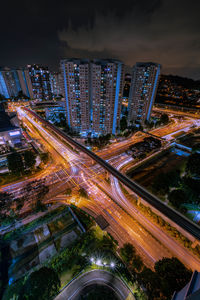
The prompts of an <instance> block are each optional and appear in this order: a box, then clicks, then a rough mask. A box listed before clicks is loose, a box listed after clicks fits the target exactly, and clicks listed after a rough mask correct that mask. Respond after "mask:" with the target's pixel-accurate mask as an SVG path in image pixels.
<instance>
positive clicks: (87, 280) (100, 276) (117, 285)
mask: <svg viewBox="0 0 200 300" xmlns="http://www.w3.org/2000/svg"><path fill="white" fill-rule="evenodd" d="M92 284H100V285H106V286H108V287H110V288H111V289H112V290H114V291H115V293H116V294H117V296H118V297H119V299H120V300H125V299H127V298H128V296H129V299H132V300H134V299H135V298H134V297H133V295H132V294H131V293H130V290H129V289H128V288H127V287H126V285H125V284H124V283H123V281H122V280H120V279H119V278H117V277H116V276H114V275H113V274H111V273H110V272H108V271H104V270H92V271H89V272H87V273H84V274H82V275H81V276H79V277H78V278H77V279H75V280H73V281H72V282H71V283H70V284H69V285H68V286H67V287H66V288H65V289H64V290H63V291H62V292H61V293H60V294H59V295H58V296H57V297H56V298H55V299H54V300H75V299H78V295H79V294H80V292H81V291H82V290H83V288H85V287H86V286H89V285H92ZM131 296H132V297H131Z"/></svg>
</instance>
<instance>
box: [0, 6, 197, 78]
mask: <svg viewBox="0 0 200 300" xmlns="http://www.w3.org/2000/svg"><path fill="white" fill-rule="evenodd" d="M199 10H200V2H199V1H196V0H192V1H188V0H151V1H149V0H140V1H138V0H127V1H124V2H119V3H118V2H117V1H112V0H102V1H66V0H58V1H51V0H49V1H45V0H41V1H39V0H35V1H7V2H4V3H2V4H1V12H4V13H1V18H0V25H1V26H0V36H1V46H0V65H11V66H12V65H23V64H27V63H33V62H38V63H44V64H49V65H50V66H51V67H52V68H55V67H56V66H58V63H59V59H60V58H62V57H72V56H73V57H81V56H82V57H90V58H93V57H102V58H105V57H116V58H119V59H121V60H123V61H124V62H125V63H127V64H129V65H133V64H134V63H135V62H136V61H155V62H160V63H161V64H162V66H163V71H164V72H166V73H174V74H180V75H184V76H191V77H194V78H200V55H199V53H200V30H199V28H200V18H199Z"/></svg>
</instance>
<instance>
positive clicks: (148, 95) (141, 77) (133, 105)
mask: <svg viewBox="0 0 200 300" xmlns="http://www.w3.org/2000/svg"><path fill="white" fill-rule="evenodd" d="M160 67H161V66H160V65H159V64H156V63H151V62H148V63H136V65H135V66H134V67H133V74H132V81H131V88H130V93H129V104H128V124H129V126H131V125H133V124H141V125H142V124H144V122H145V121H149V120H150V117H151V111H152V107H153V103H154V100H155V96H156V92H157V87H158V82H159V76H160Z"/></svg>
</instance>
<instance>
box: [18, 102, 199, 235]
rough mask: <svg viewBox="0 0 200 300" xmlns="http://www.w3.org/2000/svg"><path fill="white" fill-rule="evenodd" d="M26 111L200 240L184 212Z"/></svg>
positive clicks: (33, 113)
mask: <svg viewBox="0 0 200 300" xmlns="http://www.w3.org/2000/svg"><path fill="white" fill-rule="evenodd" d="M23 109H24V110H25V111H26V112H28V113H30V114H31V115H32V116H33V117H34V118H35V119H37V120H38V121H39V122H41V123H42V124H43V125H45V126H46V127H48V128H49V129H51V130H52V131H53V133H54V134H56V135H58V136H59V137H60V138H61V139H62V140H64V141H65V142H68V143H70V144H71V145H72V146H73V147H74V148H76V149H78V150H80V151H82V152H83V153H85V154H87V155H88V156H89V157H90V158H92V160H94V161H95V162H96V163H98V164H100V165H101V166H102V167H103V168H104V169H105V170H106V171H108V172H109V173H110V174H112V175H113V176H114V177H116V178H117V179H118V180H119V181H120V182H121V183H123V184H124V185H125V186H127V187H128V188H129V189H130V190H132V191H133V192H134V193H135V194H137V195H138V196H139V197H141V198H142V199H144V200H145V201H146V202H147V203H149V204H150V205H151V206H153V207H154V208H155V209H157V210H158V211H160V212H161V213H162V214H163V215H164V216H166V217H167V218H169V219H170V220H172V221H173V222H174V223H175V224H177V225H178V226H179V227H180V228H182V229H183V230H184V231H185V232H187V233H189V234H190V235H191V236H193V237H194V238H195V239H197V240H198V241H200V228H199V226H198V225H196V224H194V223H193V222H192V221H190V220H189V219H187V218H186V217H184V216H183V215H182V214H180V213H179V212H177V211H176V210H174V209H173V208H171V207H169V206H167V205H166V204H165V203H163V202H162V201H161V200H159V199H158V198H157V197H156V196H154V195H152V194H151V193H149V192H148V191H147V190H146V189H144V188H143V187H142V186H140V185H139V184H137V183H136V182H134V181H132V180H130V179H129V178H128V177H127V176H125V175H124V174H122V173H121V172H119V171H118V170H117V169H115V168H114V167H113V166H111V165H110V164H109V163H108V162H106V161H105V160H104V159H102V158H101V157H99V156H97V155H96V154H95V153H93V152H92V151H90V150H88V149H87V148H86V147H84V146H83V145H81V144H80V143H78V142H76V141H75V140H73V139H72V138H71V137H70V136H68V135H67V134H66V133H64V132H63V131H62V130H60V129H58V128H57V127H56V126H54V125H52V124H50V123H49V122H48V121H46V120H44V119H43V118H42V117H40V116H38V115H37V114H36V113H35V112H33V111H32V110H30V109H28V108H23Z"/></svg>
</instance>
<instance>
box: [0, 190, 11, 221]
mask: <svg viewBox="0 0 200 300" xmlns="http://www.w3.org/2000/svg"><path fill="white" fill-rule="evenodd" d="M11 205H12V196H11V194H9V193H7V192H0V221H3V220H4V219H5V218H6V216H7V214H8V212H9V211H10V209H11Z"/></svg>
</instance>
